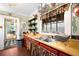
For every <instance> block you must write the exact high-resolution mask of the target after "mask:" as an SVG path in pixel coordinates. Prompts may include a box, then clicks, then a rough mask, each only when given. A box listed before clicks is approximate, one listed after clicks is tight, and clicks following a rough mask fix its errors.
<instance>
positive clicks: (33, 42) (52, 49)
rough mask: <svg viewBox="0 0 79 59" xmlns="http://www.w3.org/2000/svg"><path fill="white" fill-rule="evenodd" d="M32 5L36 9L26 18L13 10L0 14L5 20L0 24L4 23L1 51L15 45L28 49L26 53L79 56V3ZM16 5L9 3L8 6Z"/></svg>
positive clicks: (32, 54)
mask: <svg viewBox="0 0 79 59" xmlns="http://www.w3.org/2000/svg"><path fill="white" fill-rule="evenodd" d="M26 4H27V3H26ZM30 4H31V3H29V4H28V5H29V6H30ZM34 4H35V5H37V6H36V7H37V9H35V10H34V11H33V12H32V11H31V12H32V13H31V15H30V16H28V17H25V16H23V17H22V16H21V15H20V16H18V15H16V14H12V13H9V16H6V15H4V14H2V15H1V17H0V18H2V21H3V19H4V21H3V22H1V21H0V24H1V23H3V24H4V26H1V25H3V24H1V25H0V31H1V33H0V39H2V42H3V43H2V42H1V43H0V48H1V49H0V50H3V49H7V48H10V47H12V46H14V45H16V46H17V47H25V49H26V50H28V51H30V52H29V56H79V40H78V39H79V31H78V29H79V26H78V25H79V24H78V22H79V21H78V17H79V13H78V11H79V4H78V3H37V4H36V3H34ZM3 5H4V4H3ZM5 5H7V4H5ZM16 5H18V4H13V5H10V4H9V6H10V7H11V8H14V7H15V6H16ZM32 5H33V4H31V6H32ZM35 5H34V6H35ZM20 6H21V5H20ZM22 6H23V5H22ZM22 6H21V7H22ZM25 7H26V6H25ZM31 8H33V7H31ZM26 11H27V10H26ZM27 12H28V11H27ZM19 14H20V13H19ZM21 19H22V20H21ZM9 25H11V26H9ZM10 27H11V28H10ZM9 33H10V34H9ZM11 35H13V36H11ZM2 36H3V37H2ZM6 39H7V40H6ZM21 39H22V40H21ZM0 41H1V40H0ZM7 44H8V45H7ZM6 45H7V46H6ZM26 56H27V55H26Z"/></svg>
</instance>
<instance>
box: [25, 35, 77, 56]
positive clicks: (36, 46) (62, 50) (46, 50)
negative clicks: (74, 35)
mask: <svg viewBox="0 0 79 59" xmlns="http://www.w3.org/2000/svg"><path fill="white" fill-rule="evenodd" d="M43 36H45V35H43V34H36V35H31V34H25V35H24V46H25V47H26V49H28V50H30V51H31V56H79V41H77V40H74V39H69V40H68V41H66V42H59V41H54V42H45V41H42V40H39V39H38V38H40V37H43Z"/></svg>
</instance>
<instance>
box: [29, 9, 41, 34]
mask: <svg viewBox="0 0 79 59" xmlns="http://www.w3.org/2000/svg"><path fill="white" fill-rule="evenodd" d="M34 14H37V15H38V17H37V20H36V23H37V32H39V33H41V32H42V21H41V19H40V14H39V13H38V9H37V10H35V11H34V12H33V13H32V15H31V17H32V16H33V15H34Z"/></svg>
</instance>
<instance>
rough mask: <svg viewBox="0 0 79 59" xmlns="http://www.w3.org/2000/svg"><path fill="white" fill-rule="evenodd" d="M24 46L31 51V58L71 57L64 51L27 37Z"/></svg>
mask: <svg viewBox="0 0 79 59" xmlns="http://www.w3.org/2000/svg"><path fill="white" fill-rule="evenodd" d="M24 46H25V47H26V48H27V49H28V50H29V51H30V56H69V55H68V54H66V53H64V52H62V51H59V50H57V49H55V48H53V47H50V46H48V45H46V44H44V43H42V42H39V41H37V40H35V39H32V38H30V37H27V36H26V38H25V39H24Z"/></svg>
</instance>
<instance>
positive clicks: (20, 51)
mask: <svg viewBox="0 0 79 59" xmlns="http://www.w3.org/2000/svg"><path fill="white" fill-rule="evenodd" d="M0 56H30V51H28V50H27V49H26V48H25V47H17V46H14V47H10V48H7V49H5V50H1V51H0Z"/></svg>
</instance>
